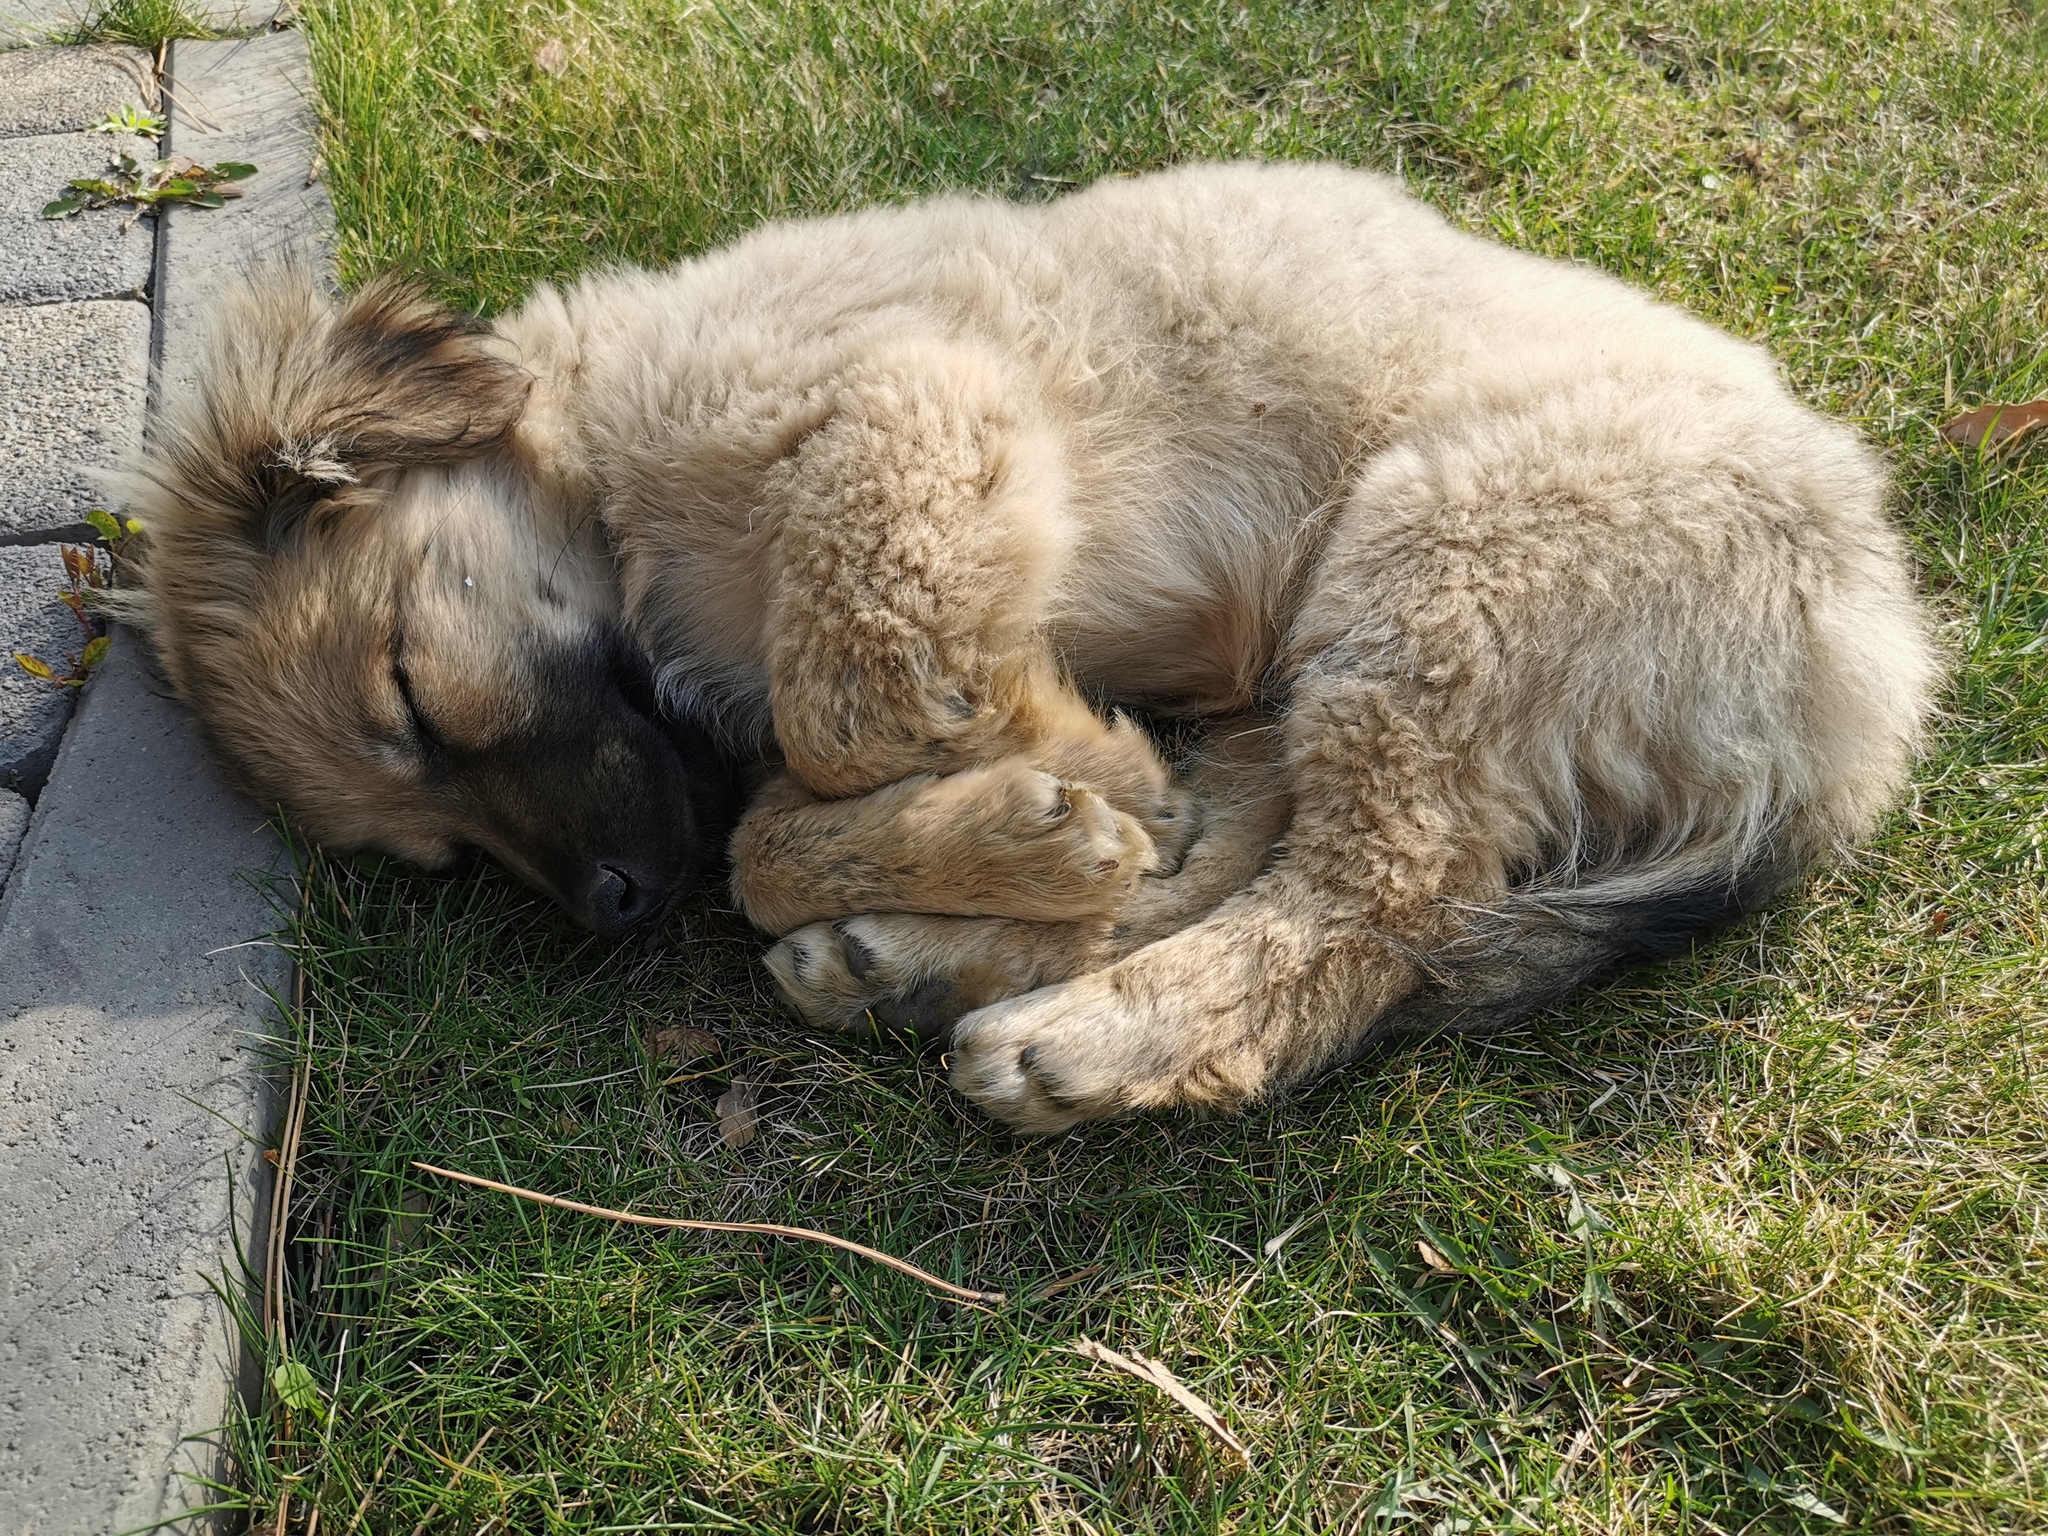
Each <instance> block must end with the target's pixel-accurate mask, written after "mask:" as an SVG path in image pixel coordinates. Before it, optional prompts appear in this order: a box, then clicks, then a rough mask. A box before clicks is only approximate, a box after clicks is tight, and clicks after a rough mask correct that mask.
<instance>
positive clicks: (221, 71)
mask: <svg viewBox="0 0 2048 1536" xmlns="http://www.w3.org/2000/svg"><path fill="white" fill-rule="evenodd" d="M170 76H171V81H170V86H169V93H168V94H169V98H170V101H171V109H170V126H169V138H168V143H169V146H170V149H171V151H172V152H173V153H176V154H180V155H190V156H191V157H192V158H193V159H194V160H204V161H206V162H207V163H208V164H209V165H210V164H212V163H214V162H215V161H219V160H241V161H246V162H248V163H249V164H252V165H254V166H255V167H256V174H255V175H254V176H251V177H250V178H249V179H248V180H246V181H244V182H243V183H242V185H243V186H244V187H246V188H248V195H247V196H245V197H242V198H239V199H237V200H236V201H234V202H231V203H229V204H228V205H227V206H226V207H225V208H170V209H166V210H165V213H164V217H165V219H166V220H168V221H169V226H170V230H171V236H172V237H171V239H170V240H169V241H167V242H166V243H165V245H164V247H163V257H162V261H163V265H162V266H161V268H160V269H159V275H158V285H157V286H158V294H157V302H158V306H159V313H160V314H161V316H162V321H163V333H162V339H163V352H162V355H161V356H159V357H158V359H157V374H156V388H157V391H158V394H157V398H158V399H159V400H164V399H169V398H171V397H172V392H175V391H179V390H183V389H186V388H189V387H190V385H191V383H192V381H193V379H194V378H195V377H196V376H197V374H198V371H199V366H200V362H201V359H202V357H203V354H204V342H205V338H206V334H207V322H206V317H207V315H208V313H209V312H210V311H211V309H212V307H213V305H214V303H215V301H216V299H217V297H218V296H219V294H220V292H221V290H222V289H223V288H224V287H225V286H226V285H227V284H229V283H232V282H234V281H236V280H237V279H239V278H240V277H241V276H242V275H243V274H244V273H246V272H247V271H248V270H249V269H250V267H252V266H253V265H256V264H258V263H261V262H264V261H280V260H295V261H303V262H305V263H307V264H308V265H311V266H313V267H315V268H316V269H317V270H320V271H323V272H324V271H326V270H328V268H329V265H330V262H329V246H330V243H331V241H332V238H333V228H334V213H333V209H332V208H331V206H330V205H329V203H328V201H327V190H326V188H324V187H322V186H320V185H319V184H318V183H317V182H315V183H313V184H311V185H308V180H307V178H308V173H309V171H310V170H311V167H312V163H313V155H314V152H315V149H316V139H315V133H316V124H315V122H314V118H313V113H312V109H311V107H310V106H309V102H310V100H311V98H312V90H313V87H312V72H311V70H310V68H309V67H308V65H307V61H306V43H305V39H304V38H303V37H302V36H301V35H300V34H299V33H297V32H272V33H268V34H266V35H264V36H261V37H252V38H249V39H247V40H246V41H242V42H221V43H207V42H184V41H180V42H177V43H173V44H172V45H171V61H170ZM201 102H203V103H204V104H205V111H204V112H203V113H202V112H200V111H197V110H191V109H190V108H196V105H197V104H198V103H201Z"/></svg>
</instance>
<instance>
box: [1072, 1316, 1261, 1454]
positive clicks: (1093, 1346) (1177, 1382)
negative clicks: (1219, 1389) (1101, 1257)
mask: <svg viewBox="0 0 2048 1536" xmlns="http://www.w3.org/2000/svg"><path fill="white" fill-rule="evenodd" d="M1074 1353H1075V1354H1077V1355H1086V1356H1087V1357H1088V1358H1089V1359H1090V1360H1100V1361H1101V1362H1102V1363H1103V1364H1104V1365H1107V1366H1112V1367H1114V1368H1115V1369H1117V1370H1119V1371H1122V1372H1123V1373H1124V1374H1125V1375H1126V1376H1135V1377H1137V1378H1138V1380H1140V1381H1142V1382H1145V1383H1147V1384H1149V1385H1151V1386H1155V1387H1157V1388H1158V1389H1159V1390H1160V1391H1162V1392H1164V1393H1165V1394H1166V1395H1167V1396H1168V1397H1170V1398H1172V1399H1173V1400H1174V1401H1175V1402H1176V1403H1178V1404H1180V1406H1181V1407H1183V1408H1185V1409H1187V1411H1188V1412H1189V1413H1191V1414H1193V1415H1194V1416H1195V1419H1196V1420H1197V1421H1198V1422H1199V1423H1200V1424H1201V1426H1202V1428H1204V1429H1206V1430H1208V1431H1209V1433H1210V1434H1212V1435H1214V1436H1215V1437H1216V1438H1217V1439H1218V1440H1221V1441H1222V1442H1223V1443H1224V1444H1225V1445H1227V1446H1229V1447H1230V1449H1231V1450H1232V1451H1234V1452H1235V1453H1236V1454H1237V1459H1238V1460H1239V1461H1240V1462H1242V1463H1244V1469H1245V1470H1246V1471H1247V1472H1249V1471H1251V1470H1252V1453H1251V1452H1250V1451H1249V1450H1247V1449H1245V1443H1244V1442H1243V1441H1242V1440H1240V1439H1238V1438H1237V1436H1235V1435H1233V1434H1232V1433H1231V1432H1230V1429H1229V1427H1228V1426H1227V1425H1225V1424H1224V1422H1223V1419H1222V1417H1221V1416H1220V1415H1219V1414H1218V1413H1217V1412H1216V1410H1215V1409H1214V1408H1211V1407H1210V1406H1209V1405H1208V1404H1207V1403H1205V1402H1203V1401H1202V1400H1201V1399H1200V1398H1199V1397H1197V1396H1195V1394H1194V1393H1192V1392H1190V1391H1189V1390H1188V1389H1187V1386H1186V1384H1185V1383H1183V1382H1182V1381H1181V1379H1180V1378H1179V1377H1178V1376H1176V1375H1174V1374H1173V1372H1171V1371H1169V1370H1168V1369H1167V1368H1166V1367H1165V1366H1163V1365H1161V1364H1160V1363H1159V1362H1158V1361H1157V1360H1150V1359H1147V1358H1146V1357H1145V1356H1143V1355H1141V1354H1139V1353H1138V1352H1137V1351H1136V1350H1132V1351H1131V1352H1130V1353H1129V1354H1128V1355H1120V1354H1118V1353H1117V1352H1116V1351H1115V1350H1113V1349H1111V1348H1110V1347H1109V1346H1108V1345H1107V1344H1098V1343H1096V1342H1095V1341H1094V1340H1093V1339H1076V1340H1074Z"/></svg>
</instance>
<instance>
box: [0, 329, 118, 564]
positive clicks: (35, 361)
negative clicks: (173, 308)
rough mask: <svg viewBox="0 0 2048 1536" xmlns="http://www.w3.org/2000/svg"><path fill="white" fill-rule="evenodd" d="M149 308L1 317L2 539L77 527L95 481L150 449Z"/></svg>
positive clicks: (94, 496) (93, 496)
mask: <svg viewBox="0 0 2048 1536" xmlns="http://www.w3.org/2000/svg"><path fill="white" fill-rule="evenodd" d="M148 377H149V306H148V305H146V304H137V303H134V302H133V301H130V300H126V299H111V300H99V301H95V302H92V303H87V304H28V305H18V306H11V307H0V401H4V402H5V409H0V534H4V533H21V532H27V531H32V530H39V529H50V528H66V527H71V526H74V525H76V524H77V523H78V522H79V521H80V520H81V519H82V518H83V517H84V515H85V513H86V512H87V510H88V509H90V508H92V507H96V506H99V505H101V504H102V502H103V501H104V500H105V498H104V496H103V495H102V494H101V493H100V491H99V490H98V489H97V482H96V481H95V479H94V475H93V471H94V470H95V469H96V468H99V467H103V466H107V465H110V464H112V463H113V462H114V461H115V460H116V459H117V458H119V457H120V456H121V455H122V454H124V453H127V452H128V451H130V450H131V449H133V448H135V447H137V446H139V445H140V443H141V441H142V422H143V411H144V409H145V407H146V404H147V399H148V389H149V386H148Z"/></svg>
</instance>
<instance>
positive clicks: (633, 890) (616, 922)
mask: <svg viewBox="0 0 2048 1536" xmlns="http://www.w3.org/2000/svg"><path fill="white" fill-rule="evenodd" d="M669 894H670V893H669V891H668V889H667V888H666V887H665V886H662V885H659V884H656V883H654V882H652V881H650V880H648V879H647V878H645V877H644V876H642V875H640V874H637V873H635V872H634V871H633V870H632V869H631V868H629V867H628V866H626V865H624V864H600V865H598V866H597V868H596V869H594V870H593V871H591V876H590V889H589V895H588V898H587V902H586V910H587V911H588V912H589V913H590V926H591V927H592V928H594V929H596V930H597V932H598V933H600V934H602V935H603V936H604V937H605V938H608V939H616V938H618V937H619V936H620V935H621V934H623V933H624V932H626V930H627V929H629V928H632V927H633V926H634V925H636V924H638V923H644V922H645V921H647V919H648V918H650V917H652V916H654V914H655V913H657V912H659V911H660V910H661V909H662V907H663V906H664V905H666V904H667V902H668V898H669Z"/></svg>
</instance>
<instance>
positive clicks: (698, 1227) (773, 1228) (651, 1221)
mask: <svg viewBox="0 0 2048 1536" xmlns="http://www.w3.org/2000/svg"><path fill="white" fill-rule="evenodd" d="M413 1167H415V1168H417V1169H419V1171H420V1172H421V1173H431V1174H436V1175H438V1176H439V1177H441V1178H444V1179H454V1180H455V1181H456V1182H457V1183H460V1184H474V1185H476V1186H477V1188H479V1189H494V1190H496V1191H497V1192H498V1193H499V1194H501V1195H514V1196H517V1197H518V1198H519V1199H521V1200H531V1201H533V1202H534V1203H535V1204H536V1205H552V1206H554V1207H555V1208H556V1209H558V1210H564V1211H575V1212H576V1213H577V1214H578V1215H581V1216H602V1217H603V1218H604V1219H605V1220H606V1221H623V1222H628V1223H630V1224H631V1225H633V1226H636V1227H667V1228H669V1229H670V1230H672V1231H676V1232H738V1233H742V1234H745V1235H747V1236H750V1237H787V1238H790V1239H792V1240H794V1241H796V1242H800V1243H822V1244H824V1245H825V1246H826V1247H827V1248H837V1249H840V1250H841V1251H842V1252H845V1253H851V1254H856V1255H858V1256H859V1257H861V1258H863V1259H866V1260H868V1261H869V1262H870V1263H874V1264H880V1265H882V1266H883V1267H885V1268H887V1269H893V1270H895V1271H896V1273H898V1274H899V1275H908V1276H910V1278H911V1279H913V1280H917V1281H921V1282H923V1283H924V1284H926V1285H928V1286H930V1287H932V1289H933V1290H938V1291H944V1292H945V1293H946V1294H947V1295H948V1296H958V1297H959V1298H960V1299H961V1300H962V1301H976V1302H1003V1301H1007V1300H1009V1297H1007V1296H1005V1295H1004V1294H1003V1293H1002V1292H1001V1291H975V1290H969V1289H968V1288H967V1287H966V1286H964V1285H955V1284H953V1282H952V1281H950V1280H941V1279H940V1278H939V1277H938V1276H937V1275H935V1274H932V1273H931V1272H930V1271H929V1270H923V1269H919V1268H918V1267H917V1266H916V1265H915V1264H907V1263H905V1262H904V1261H903V1260H902V1259H899V1258H897V1257H896V1256H895V1255H894V1254H888V1253H883V1252H882V1251H881V1250H880V1249H877V1248H870V1247H868V1246H866V1245H865V1244H863V1243H856V1242H853V1241H852V1240H851V1239H849V1238H844V1237H834V1236H833V1235H832V1234H831V1233H830V1232H813V1231H812V1230H811V1229H810V1228H809V1227H785V1226H783V1225H781V1224H780V1223H779V1222H772V1221H694V1220H691V1219H689V1218H687V1217H682V1216H636V1215H635V1214H634V1213H633V1212H631V1211H614V1210H612V1209H610V1208H609V1207H607V1206H602V1205H585V1204H584V1203H583V1202H582V1201H580V1200H564V1199H563V1198H562V1197H561V1196H560V1195H544V1194H541V1193H540V1192H539V1191H538V1190H532V1189H521V1188H520V1187H519V1186H518V1185H517V1184H500V1183H499V1182H498V1181H497V1180H496V1179H486V1178H481V1177H479V1176H478V1175H476V1174H474V1173H457V1172H456V1171H455V1170H454V1169H453V1168H436V1167H435V1166H434V1165H433V1164H432V1163H421V1162H415V1163H414V1164H413Z"/></svg>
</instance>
